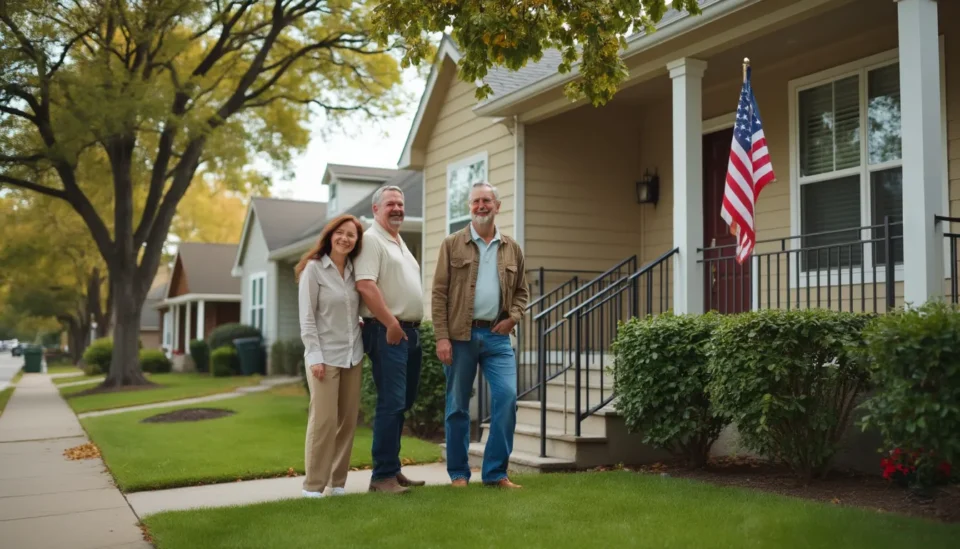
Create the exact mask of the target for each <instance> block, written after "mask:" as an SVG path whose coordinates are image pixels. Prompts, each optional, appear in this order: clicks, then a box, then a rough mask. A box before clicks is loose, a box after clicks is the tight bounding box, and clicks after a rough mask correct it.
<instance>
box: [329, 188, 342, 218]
mask: <svg viewBox="0 0 960 549" xmlns="http://www.w3.org/2000/svg"><path fill="white" fill-rule="evenodd" d="M329 187H330V196H329V197H328V198H327V209H328V210H330V212H331V213H334V212H337V211H339V210H337V184H336V183H330V185H329Z"/></svg>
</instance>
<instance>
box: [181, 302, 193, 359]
mask: <svg viewBox="0 0 960 549" xmlns="http://www.w3.org/2000/svg"><path fill="white" fill-rule="evenodd" d="M191 305H192V303H190V302H189V301H188V302H186V303H184V307H186V310H187V314H186V320H185V321H184V322H185V323H186V327H187V329H186V330H184V331H183V352H184V353H188V352H189V351H190V335H191V334H192V333H193V332H192V330H191V329H190V325H191V322H190V309H192V308H193V307H192V306H191Z"/></svg>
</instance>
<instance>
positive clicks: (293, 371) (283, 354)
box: [270, 338, 304, 376]
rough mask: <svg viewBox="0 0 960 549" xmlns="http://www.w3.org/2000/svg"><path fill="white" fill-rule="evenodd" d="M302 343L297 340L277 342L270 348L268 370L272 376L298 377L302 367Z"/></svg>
mask: <svg viewBox="0 0 960 549" xmlns="http://www.w3.org/2000/svg"><path fill="white" fill-rule="evenodd" d="M303 352H304V350H303V342H302V341H300V339H299V338H297V339H288V340H286V341H277V342H275V343H274V344H273V345H271V346H270V368H271V370H272V371H273V373H274V374H282V375H288V376H296V375H300V373H301V370H302V368H303V367H304V366H303Z"/></svg>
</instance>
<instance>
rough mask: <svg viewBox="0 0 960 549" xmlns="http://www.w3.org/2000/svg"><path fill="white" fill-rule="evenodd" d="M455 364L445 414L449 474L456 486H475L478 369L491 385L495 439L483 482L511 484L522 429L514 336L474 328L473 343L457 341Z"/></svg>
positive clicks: (488, 452) (492, 438)
mask: <svg viewBox="0 0 960 549" xmlns="http://www.w3.org/2000/svg"><path fill="white" fill-rule="evenodd" d="M451 346H452V347H453V364H451V365H450V366H446V365H445V366H444V367H443V368H444V373H445V374H446V377H447V402H446V414H445V423H444V425H445V428H446V439H447V440H446V442H447V473H448V474H449V475H450V480H457V479H465V480H467V481H469V480H470V464H469V462H468V457H467V452H468V450H469V447H470V393H471V392H472V390H473V382H474V380H475V379H476V377H477V365H478V364H479V365H480V369H481V371H482V372H483V376H484V377H485V378H486V379H487V381H488V382H489V383H490V399H491V417H490V433H489V435H488V438H487V445H486V448H484V451H483V468H482V470H481V474H480V477H481V480H482V481H483V482H484V483H486V484H493V483H496V482H498V481H500V480H502V479H505V478H507V464H508V463H509V461H510V453H511V452H512V451H513V430H514V427H515V426H516V423H517V361H516V358H515V357H514V354H513V347H511V345H510V336H509V335H503V334H497V333H494V332H492V331H490V328H472V330H471V334H470V341H451Z"/></svg>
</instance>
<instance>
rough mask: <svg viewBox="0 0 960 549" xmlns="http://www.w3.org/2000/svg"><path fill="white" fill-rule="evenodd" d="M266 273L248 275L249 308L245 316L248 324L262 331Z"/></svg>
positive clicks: (265, 300)
mask: <svg viewBox="0 0 960 549" xmlns="http://www.w3.org/2000/svg"><path fill="white" fill-rule="evenodd" d="M266 281H267V275H266V273H260V274H256V275H253V276H251V277H250V309H249V313H248V316H247V318H248V319H249V321H248V324H250V325H251V326H255V327H257V328H259V329H260V330H261V331H263V317H264V314H265V311H266V302H267V299H266V296H265V292H266V288H267V285H266Z"/></svg>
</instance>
